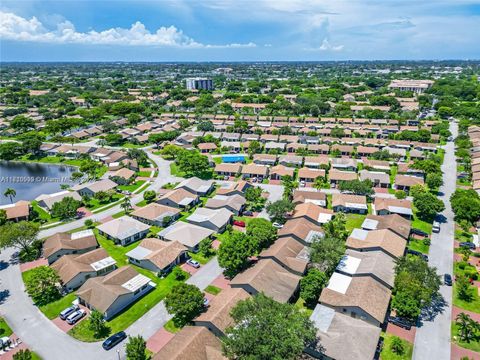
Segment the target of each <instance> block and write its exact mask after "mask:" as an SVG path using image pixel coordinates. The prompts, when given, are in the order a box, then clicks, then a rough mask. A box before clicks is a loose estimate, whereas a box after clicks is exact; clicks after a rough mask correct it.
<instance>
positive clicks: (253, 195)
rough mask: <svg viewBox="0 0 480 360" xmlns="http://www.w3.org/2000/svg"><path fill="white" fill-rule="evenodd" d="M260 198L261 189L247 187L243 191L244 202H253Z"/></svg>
mask: <svg viewBox="0 0 480 360" xmlns="http://www.w3.org/2000/svg"><path fill="white" fill-rule="evenodd" d="M261 196H262V189H261V188H259V187H256V186H252V187H249V188H248V189H247V190H245V200H247V201H248V202H255V201H257V200H258V198H259V197H261Z"/></svg>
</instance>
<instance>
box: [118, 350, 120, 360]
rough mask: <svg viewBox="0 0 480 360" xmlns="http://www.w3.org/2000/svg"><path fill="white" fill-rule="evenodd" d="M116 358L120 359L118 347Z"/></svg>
mask: <svg viewBox="0 0 480 360" xmlns="http://www.w3.org/2000/svg"><path fill="white" fill-rule="evenodd" d="M117 355H118V360H120V349H117Z"/></svg>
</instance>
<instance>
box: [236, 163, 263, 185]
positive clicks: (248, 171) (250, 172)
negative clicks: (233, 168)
mask: <svg viewBox="0 0 480 360" xmlns="http://www.w3.org/2000/svg"><path fill="white" fill-rule="evenodd" d="M267 176H268V167H267V166H265V165H256V164H248V165H245V166H244V167H243V168H242V178H243V179H250V178H257V179H259V180H260V181H261V180H263V179H264V178H266V177H267Z"/></svg>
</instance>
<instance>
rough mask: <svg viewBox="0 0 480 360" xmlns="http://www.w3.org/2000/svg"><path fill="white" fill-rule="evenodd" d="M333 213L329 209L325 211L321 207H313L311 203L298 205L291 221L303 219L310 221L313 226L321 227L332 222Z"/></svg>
mask: <svg viewBox="0 0 480 360" xmlns="http://www.w3.org/2000/svg"><path fill="white" fill-rule="evenodd" d="M333 216H334V213H333V211H332V210H330V209H325V208H323V207H321V206H318V205H315V204H314V203H312V202H305V203H300V204H298V205H297V206H295V211H294V213H293V217H292V218H293V219H296V218H304V219H306V220H308V221H311V222H312V223H313V224H314V225H321V224H325V223H327V222H329V221H330V220H332V217H333Z"/></svg>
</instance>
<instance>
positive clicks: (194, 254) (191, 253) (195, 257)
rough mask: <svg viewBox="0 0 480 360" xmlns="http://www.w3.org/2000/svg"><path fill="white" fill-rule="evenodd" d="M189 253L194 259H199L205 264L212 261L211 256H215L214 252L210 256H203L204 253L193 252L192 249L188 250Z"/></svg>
mask: <svg viewBox="0 0 480 360" xmlns="http://www.w3.org/2000/svg"><path fill="white" fill-rule="evenodd" d="M188 255H189V256H190V257H191V258H192V259H193V260H196V261H198V262H199V263H200V264H202V265H205V264H206V263H208V262H209V261H210V259H211V258H213V257H214V256H215V253H213V254H212V255H211V256H210V257H208V258H207V257H205V256H203V255H202V254H198V253H193V252H191V251H189V252H188Z"/></svg>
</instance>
